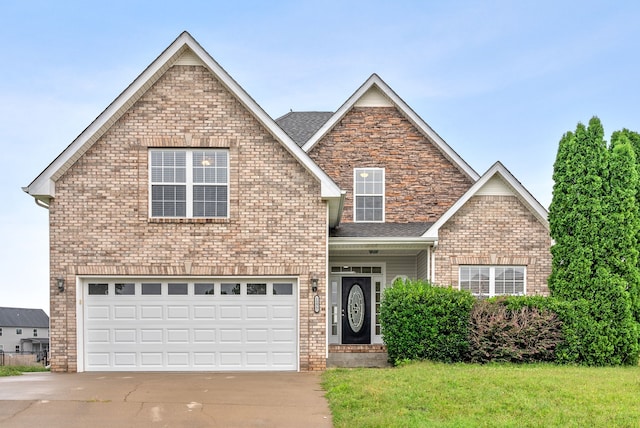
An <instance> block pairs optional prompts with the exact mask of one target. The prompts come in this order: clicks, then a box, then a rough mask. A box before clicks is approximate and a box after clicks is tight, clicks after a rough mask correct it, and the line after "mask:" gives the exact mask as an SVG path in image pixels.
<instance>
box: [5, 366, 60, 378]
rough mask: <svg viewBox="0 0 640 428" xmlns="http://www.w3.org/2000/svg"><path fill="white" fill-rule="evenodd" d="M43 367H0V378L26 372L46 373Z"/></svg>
mask: <svg viewBox="0 0 640 428" xmlns="http://www.w3.org/2000/svg"><path fill="white" fill-rule="evenodd" d="M46 371H49V369H47V368H46V367H44V366H0V376H19V375H21V374H22V373H26V372H46Z"/></svg>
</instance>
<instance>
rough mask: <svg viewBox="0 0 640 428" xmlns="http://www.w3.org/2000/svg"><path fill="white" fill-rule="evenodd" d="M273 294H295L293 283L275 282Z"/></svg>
mask: <svg viewBox="0 0 640 428" xmlns="http://www.w3.org/2000/svg"><path fill="white" fill-rule="evenodd" d="M273 294H274V295H277V296H291V295H293V284H288V283H275V284H273Z"/></svg>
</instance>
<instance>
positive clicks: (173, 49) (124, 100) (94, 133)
mask: <svg viewBox="0 0 640 428" xmlns="http://www.w3.org/2000/svg"><path fill="white" fill-rule="evenodd" d="M176 64H184V65H203V66H204V67H206V68H207V69H208V70H209V71H210V72H211V73H213V75H214V76H215V77H216V78H217V79H218V80H219V81H220V82H221V83H222V84H223V85H224V86H225V87H226V88H227V90H228V91H229V92H230V93H231V94H232V95H233V96H234V97H236V99H237V100H238V101H239V102H240V103H241V104H242V105H243V106H244V107H245V108H246V109H247V110H248V111H249V112H250V113H251V114H252V115H253V116H254V117H255V118H256V119H257V120H258V122H259V123H260V124H261V125H262V126H264V127H265V129H266V130H267V131H268V132H269V133H270V134H271V135H272V136H273V137H274V138H275V139H276V140H277V141H279V142H280V143H281V144H282V145H283V146H284V148H285V149H286V150H287V151H288V152H289V153H290V154H291V155H292V156H293V157H294V158H295V159H296V160H297V161H298V162H300V164H302V165H303V166H304V167H305V168H306V169H307V170H308V171H309V172H310V173H311V174H312V175H313V176H315V177H316V178H317V179H318V180H319V181H320V183H321V195H322V197H323V198H338V199H339V198H341V194H342V193H341V191H340V189H339V188H338V186H337V185H336V184H335V183H334V182H333V180H331V178H329V176H327V175H326V174H325V173H324V171H322V169H320V168H319V167H318V166H317V165H316V164H315V163H314V162H313V161H312V160H311V159H310V158H309V156H308V155H307V154H306V153H305V152H304V151H303V150H302V149H301V148H300V147H299V146H298V144H296V143H295V142H294V141H293V140H292V139H291V138H290V137H289V136H288V135H287V134H286V133H285V132H284V131H283V130H282V129H281V128H280V127H279V126H278V125H277V124H276V123H275V122H274V121H273V119H272V118H271V117H270V116H269V115H268V114H267V113H266V112H265V111H264V110H262V108H261V107H260V106H259V105H258V104H257V103H256V102H255V101H254V100H253V98H251V97H250V96H249V94H247V93H246V92H245V91H244V89H242V88H241V87H240V85H239V84H238V83H237V82H236V81H235V80H233V78H232V77H231V76H230V75H229V74H227V72H226V71H225V70H224V69H223V68H222V67H221V66H220V65H219V64H218V63H217V62H216V61H215V60H214V59H213V58H212V57H211V56H210V55H209V54H208V53H207V52H206V51H205V50H204V49H203V48H202V46H200V44H198V42H196V40H195V39H194V38H193V37H192V36H191V35H190V34H189V33H187V32H186V31H185V32H183V33H182V34H181V35H180V36H178V38H177V39H176V40H175V41H174V42H173V43H172V44H171V45H170V46H169V47H168V48H167V49H165V50H164V51H163V52H162V53H161V54H160V56H158V58H156V59H155V60H154V61H153V62H152V63H151V64H150V65H149V66H148V67H147V68H146V69H145V70H144V71H143V72H142V74H140V75H139V76H138V77H137V78H136V79H135V80H134V81H133V82H132V83H131V84H130V85H129V86H128V87H127V88H126V89H125V90H124V91H123V92H122V93H121V94H120V95H119V96H118V97H117V98H116V99H115V100H114V101H113V102H112V103H111V104H110V105H109V106H108V107H107V108H106V109H105V110H104V111H103V112H102V113H101V114H100V115H99V116H98V117H97V118H96V119H95V120H94V121H93V122H92V123H91V124H90V125H89V126H88V127H87V128H86V129H85V130H84V131H83V132H82V133H81V134H80V135H79V136H78V137H77V138H76V139H75V140H74V141H73V142H72V143H71V144H70V145H69V146H68V147H67V148H66V149H65V150H64V151H63V152H62V153H61V154H60V155H58V157H57V158H56V159H55V160H54V161H53V162H52V163H51V164H49V166H47V168H46V169H45V170H44V171H42V173H40V175H38V177H36V179H35V180H33V182H31V184H29V186H27V187H25V188H23V190H24V191H25V192H27V193H29V194H30V195H32V196H34V197H35V198H36V199H37V200H40V201H43V202H45V203H48V202H49V199H50V198H53V197H55V182H56V180H57V179H58V178H60V177H61V176H62V175H63V174H64V173H65V172H66V171H67V170H68V169H69V168H70V167H71V166H72V165H73V164H74V163H75V162H76V161H77V160H78V159H79V158H80V157H81V156H82V155H83V154H84V153H85V152H86V151H87V150H88V149H89V148H90V147H91V146H92V145H93V144H94V143H95V142H96V141H97V140H98V139H99V138H100V137H101V136H102V135H104V134H105V132H106V131H107V130H108V129H109V128H110V127H111V126H112V125H113V124H114V123H115V122H116V121H117V120H118V119H119V118H120V117H122V116H123V115H124V113H125V112H126V111H127V110H128V109H129V108H130V107H131V106H132V105H133V104H134V103H135V102H136V101H137V100H139V99H140V97H142V95H143V94H144V93H145V92H146V91H147V90H148V89H149V88H150V87H151V86H152V85H153V84H154V83H155V82H157V81H158V79H159V78H160V77H161V76H162V75H163V74H164V73H165V72H166V71H167V70H168V69H169V68H170V67H172V66H173V65H176ZM334 205H336V206H337V205H338V204H334Z"/></svg>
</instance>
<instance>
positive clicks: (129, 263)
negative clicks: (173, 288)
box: [50, 65, 327, 372]
mask: <svg viewBox="0 0 640 428" xmlns="http://www.w3.org/2000/svg"><path fill="white" fill-rule="evenodd" d="M150 147H166V148H169V147H177V148H183V147H186V148H189V147H193V148H203V147H222V148H227V149H229V158H230V174H229V177H230V207H229V211H230V215H229V219H195V220H194V219H163V220H161V219H150V218H149V215H148V212H149V206H148V205H149V204H148V151H149V148H150ZM326 236H327V226H326V207H325V204H324V202H322V201H321V198H320V183H319V182H318V181H317V180H316V179H315V178H314V177H313V176H311V175H310V174H309V173H308V171H306V170H305V169H304V168H303V167H302V166H301V165H300V164H299V163H298V162H297V161H296V160H295V159H294V158H293V157H292V156H291V155H290V154H289V153H288V152H287V151H286V150H285V149H284V148H283V147H282V146H281V144H280V143H278V142H277V141H276V140H275V139H274V138H273V137H272V136H271V135H270V134H269V133H268V132H267V131H266V130H265V129H264V128H263V127H262V126H261V125H260V124H259V123H258V122H257V121H256V120H255V119H254V118H253V116H252V115H251V114H250V113H249V112H248V111H247V110H246V109H245V108H244V107H243V106H242V105H241V104H240V103H239V102H238V101H237V100H236V99H235V98H234V97H233V96H232V95H231V94H230V93H229V92H228V91H227V90H226V89H225V88H224V87H223V86H222V85H221V84H220V82H219V81H218V80H217V79H215V77H214V76H213V75H212V74H211V73H210V72H209V71H208V70H206V69H205V68H204V67H200V66H184V65H179V66H174V67H172V68H170V69H169V70H168V71H167V72H166V73H165V74H164V75H163V76H162V77H161V78H160V79H159V80H158V81H157V82H156V83H155V84H154V85H153V86H152V87H151V88H150V89H149V90H148V91H147V92H146V94H144V95H143V96H142V98H141V99H139V100H138V101H137V102H136V103H135V104H134V105H133V106H132V107H131V108H130V110H129V111H128V112H127V113H125V115H124V116H123V117H121V118H120V119H119V120H118V121H117V122H115V123H114V125H113V126H112V127H111V128H110V129H109V130H108V131H107V132H106V133H105V134H104V135H103V136H102V137H101V138H100V139H99V140H98V141H97V142H96V143H95V144H94V145H93V146H92V147H91V148H90V149H89V150H88V151H87V152H86V153H85V154H84V155H82V157H80V158H79V159H78V160H77V161H76V163H75V164H74V165H73V166H72V167H71V168H70V169H69V170H68V171H66V172H65V173H64V174H63V175H62V177H60V178H59V179H58V180H57V183H56V197H55V199H53V200H52V201H51V205H50V245H51V257H50V264H51V284H50V287H51V288H50V291H51V364H52V365H51V367H52V370H53V371H56V372H59V371H70V372H74V371H77V368H78V367H77V346H76V341H77V332H76V277H77V275H101V276H110V275H131V276H141V275H150V276H179V277H188V276H189V274H191V275H199V276H202V275H204V276H219V275H239V276H252V275H269V276H283V275H296V276H299V283H300V292H299V304H300V311H299V329H300V330H299V349H300V369H301V370H322V369H324V368H325V364H326V359H325V358H326V339H325V338H326V326H325V320H326V312H325V304H324V302H322V305H321V306H322V310H321V312H320V313H318V314H315V313H314V312H313V299H312V296H310V292H309V285H308V283H309V277H310V275H315V276H317V277H318V278H320V283H319V290H318V294H319V295H320V296H324V295H325V281H324V278H325V277H326V272H325V269H326V266H325V261H326V259H327V254H326V239H327V238H326ZM188 266H190V267H188ZM60 276H62V277H64V278H65V280H66V290H65V291H64V292H63V293H59V292H58V291H57V288H56V278H57V277H60Z"/></svg>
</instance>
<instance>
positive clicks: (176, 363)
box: [167, 352, 189, 367]
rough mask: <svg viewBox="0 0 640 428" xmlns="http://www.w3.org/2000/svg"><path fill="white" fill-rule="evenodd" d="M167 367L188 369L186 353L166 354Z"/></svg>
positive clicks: (187, 354) (187, 355)
mask: <svg viewBox="0 0 640 428" xmlns="http://www.w3.org/2000/svg"><path fill="white" fill-rule="evenodd" d="M167 366H169V367H189V353H188V352H167Z"/></svg>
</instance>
